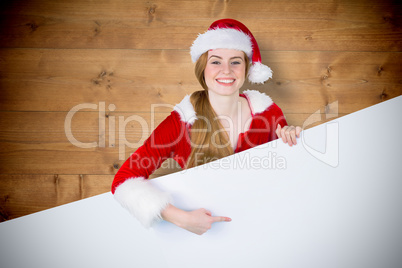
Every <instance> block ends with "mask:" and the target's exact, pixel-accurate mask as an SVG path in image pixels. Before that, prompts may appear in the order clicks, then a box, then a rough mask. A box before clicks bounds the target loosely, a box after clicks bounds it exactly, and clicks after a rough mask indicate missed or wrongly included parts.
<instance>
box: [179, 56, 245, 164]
mask: <svg viewBox="0 0 402 268" xmlns="http://www.w3.org/2000/svg"><path fill="white" fill-rule="evenodd" d="M244 60H245V65H246V70H245V76H246V77H247V74H248V70H249V67H250V66H249V64H250V60H249V58H248V57H247V55H246V54H244ZM207 61H208V52H205V53H204V54H202V55H201V56H200V58H199V59H198V60H197V62H196V64H195V76H196V77H197V79H198V81H199V83H200V84H201V86H202V88H203V89H204V90H199V91H196V92H194V93H193V94H191V96H190V101H191V104H192V105H193V107H194V110H195V112H196V114H197V120H195V122H194V124H193V125H192V127H191V131H190V142H191V153H190V156H189V158H188V160H187V166H186V167H187V168H191V167H195V166H198V165H201V164H205V163H208V162H211V161H214V160H217V159H220V158H222V157H225V156H229V155H231V154H233V153H234V151H233V148H232V146H231V144H230V139H229V136H228V134H227V132H226V130H225V129H224V128H223V126H222V124H221V123H220V120H219V119H218V118H217V115H216V113H215V111H214V109H213V108H212V106H211V103H210V102H209V97H208V87H207V85H206V82H205V77H204V70H205V67H206V65H207ZM200 157H201V158H200Z"/></svg>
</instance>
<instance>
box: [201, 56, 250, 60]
mask: <svg viewBox="0 0 402 268" xmlns="http://www.w3.org/2000/svg"><path fill="white" fill-rule="evenodd" d="M212 57H216V58H218V59H222V57H219V56H216V55H211V57H209V59H210V58H212ZM209 59H208V60H209ZM230 59H231V60H233V59H241V60H243V58H242V57H240V56H235V57H231V58H230Z"/></svg>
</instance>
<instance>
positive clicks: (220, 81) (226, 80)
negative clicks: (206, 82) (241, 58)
mask: <svg viewBox="0 0 402 268" xmlns="http://www.w3.org/2000/svg"><path fill="white" fill-rule="evenodd" d="M216 81H218V82H219V83H225V84H230V83H233V82H234V81H235V80H234V79H230V80H229V79H225V80H219V79H217V80H216Z"/></svg>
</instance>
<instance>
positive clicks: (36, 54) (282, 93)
mask: <svg viewBox="0 0 402 268" xmlns="http://www.w3.org/2000/svg"><path fill="white" fill-rule="evenodd" d="M0 58H1V59H2V60H1V61H0V69H2V70H3V71H2V73H1V74H0V87H1V88H2V90H1V91H0V109H1V110H3V111H66V112H67V111H69V110H70V109H72V108H73V107H74V106H76V105H79V104H83V103H91V104H95V105H98V106H99V104H100V102H105V109H106V110H108V107H109V105H110V104H114V105H115V106H114V107H115V111H117V112H119V111H133V112H134V111H135V112H149V111H150V110H151V109H152V104H162V105H166V106H168V107H172V106H173V105H175V104H176V103H178V102H180V101H181V99H182V98H183V97H184V96H185V95H186V94H191V92H193V91H195V90H199V89H200V86H199V84H198V82H197V81H196V79H195V77H194V74H193V64H192V63H191V62H190V59H189V55H188V52H187V51H167V50H146V51H136V50H85V49H79V50H58V49H57V50H46V49H1V50H0ZM263 59H264V62H265V63H266V64H267V65H269V66H270V67H271V68H272V69H273V71H274V79H273V80H270V81H268V82H267V83H266V84H265V85H258V86H256V85H250V84H248V83H246V84H245V86H244V88H250V89H257V90H260V91H262V92H265V93H267V94H268V95H270V96H271V97H272V98H273V99H274V101H275V102H277V103H278V104H280V106H281V107H282V108H284V109H286V112H287V113H312V112H315V111H316V110H317V109H320V107H322V106H325V105H326V104H328V103H329V102H332V101H335V100H342V103H340V105H339V107H340V109H341V110H340V112H341V113H350V112H354V111H357V110H359V109H363V108H365V107H368V106H370V105H373V104H375V103H378V102H380V101H382V100H385V99H389V98H392V97H395V96H398V95H400V94H402V92H401V81H400V74H401V73H402V66H401V64H400V62H401V61H402V55H401V54H400V53H391V52H389V53H385V52H384V53H383V52H381V53H380V52H376V53H373V52H306V51H288V52H283V51H277V52H264V53H263ZM60 62H63V64H60ZM362 94H363V95H364V96H365V98H363V99H360V100H359V101H358V102H356V98H360V97H361V95H362ZM60 96H69V97H68V98H60ZM159 108H161V107H159ZM167 109H170V110H171V108H167ZM86 110H88V111H93V109H86ZM109 111H110V110H109Z"/></svg>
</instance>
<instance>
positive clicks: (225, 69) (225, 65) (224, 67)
mask: <svg viewBox="0 0 402 268" xmlns="http://www.w3.org/2000/svg"><path fill="white" fill-rule="evenodd" d="M221 66H222V72H223V73H225V74H229V73H230V71H231V68H230V64H229V63H223V64H222V65H221Z"/></svg>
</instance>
